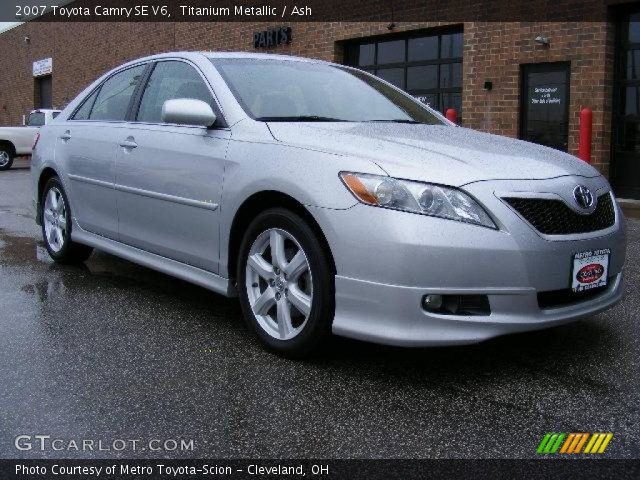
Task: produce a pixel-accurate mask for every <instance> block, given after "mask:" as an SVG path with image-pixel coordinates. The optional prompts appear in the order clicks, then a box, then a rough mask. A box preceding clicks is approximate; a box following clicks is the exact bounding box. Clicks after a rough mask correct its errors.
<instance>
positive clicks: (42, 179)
mask: <svg viewBox="0 0 640 480" xmlns="http://www.w3.org/2000/svg"><path fill="white" fill-rule="evenodd" d="M53 177H58V172H56V171H55V170H54V169H53V168H51V167H46V168H44V169H43V170H42V172H40V176H39V177H38V196H37V203H36V223H37V224H38V225H42V208H40V203H41V202H42V193H43V191H44V186H45V185H46V184H47V182H48V181H49V180H50V179H51V178H53Z"/></svg>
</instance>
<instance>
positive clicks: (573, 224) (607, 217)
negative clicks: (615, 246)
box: [504, 193, 616, 235]
mask: <svg viewBox="0 0 640 480" xmlns="http://www.w3.org/2000/svg"><path fill="white" fill-rule="evenodd" d="M504 200H505V202H507V203H508V204H509V205H511V207H512V208H513V209H514V210H515V211H517V212H518V213H519V214H520V215H522V216H523V217H524V219H525V220H526V221H527V222H529V223H530V224H531V225H533V227H534V228H535V229H536V230H538V231H539V232H540V233H543V234H545V235H570V234H574V233H588V232H595V231H598V230H604V229H605V228H609V227H611V226H612V225H613V224H614V223H615V221H616V214H615V208H614V206H613V200H612V199H611V194H609V193H604V194H602V195H600V196H599V197H598V205H597V206H596V209H595V211H594V212H593V213H591V214H589V215H580V214H579V213H576V212H574V211H573V210H571V209H570V208H569V207H568V206H567V205H566V204H565V203H564V202H563V201H562V200H550V199H546V198H516V197H508V198H504Z"/></svg>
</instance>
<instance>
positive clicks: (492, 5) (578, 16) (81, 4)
mask: <svg viewBox="0 0 640 480" xmlns="http://www.w3.org/2000/svg"><path fill="white" fill-rule="evenodd" d="M638 3H640V2H629V1H625V0H535V1H532V0H299V1H295V0H294V1H292V0H266V1H265V0H75V1H65V0H49V1H47V0H3V1H2V2H1V3H0V21H4V22H12V21H27V20H34V21H44V22H258V21H259V22H263V21H264V22H275V21H279V22H286V23H290V22H425V21H429V22H471V21H480V22H482V21H486V22H506V21H518V22H543V21H544V22H581V21H584V22H600V21H606V20H607V19H609V18H611V16H612V15H613V14H615V12H616V11H618V10H620V9H625V8H629V7H630V6H631V5H632V4H638Z"/></svg>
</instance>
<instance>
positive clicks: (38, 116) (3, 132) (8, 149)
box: [0, 109, 60, 170]
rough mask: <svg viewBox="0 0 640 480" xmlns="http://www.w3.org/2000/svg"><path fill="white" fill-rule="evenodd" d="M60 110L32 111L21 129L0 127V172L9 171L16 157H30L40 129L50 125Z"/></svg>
mask: <svg viewBox="0 0 640 480" xmlns="http://www.w3.org/2000/svg"><path fill="white" fill-rule="evenodd" d="M59 113H60V110H48V109H38V110H33V111H32V112H31V113H30V114H29V116H28V117H27V121H26V125H25V126H22V127H0V170H9V169H10V168H11V165H13V159H14V158H15V157H16V156H22V155H31V147H32V146H33V142H34V139H35V136H36V133H38V131H39V130H40V127H41V126H43V125H46V124H48V123H50V122H51V121H52V120H53V119H54V118H56V117H57V116H58V114H59Z"/></svg>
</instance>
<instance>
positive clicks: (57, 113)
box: [51, 112, 60, 118]
mask: <svg viewBox="0 0 640 480" xmlns="http://www.w3.org/2000/svg"><path fill="white" fill-rule="evenodd" d="M58 115H60V112H53V113H52V114H51V118H56V117H57V116H58Z"/></svg>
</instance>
